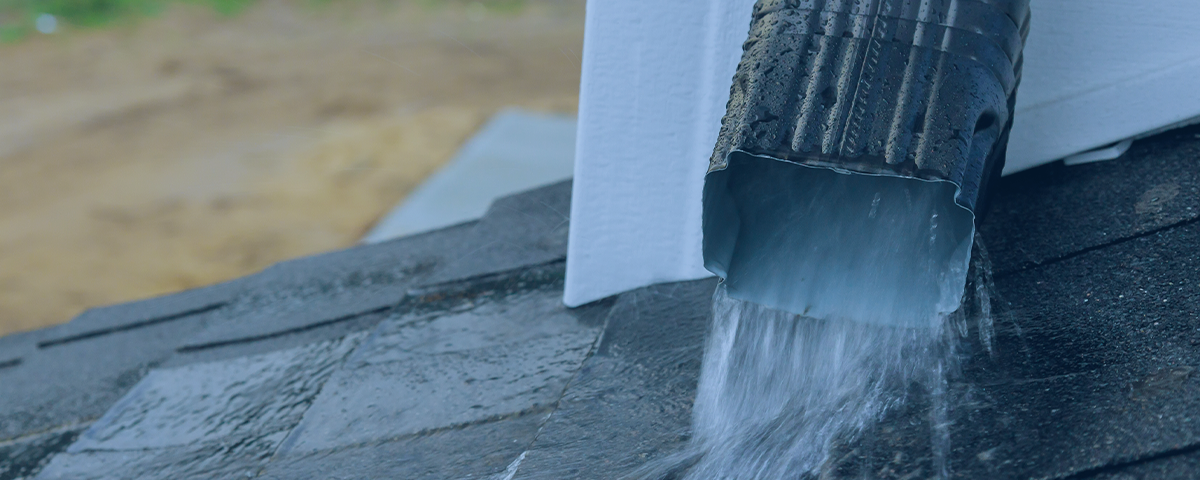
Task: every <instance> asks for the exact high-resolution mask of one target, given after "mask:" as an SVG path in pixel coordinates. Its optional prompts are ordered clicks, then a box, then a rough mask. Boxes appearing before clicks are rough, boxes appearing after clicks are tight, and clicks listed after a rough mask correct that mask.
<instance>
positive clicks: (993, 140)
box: [704, 0, 1029, 327]
mask: <svg viewBox="0 0 1200 480" xmlns="http://www.w3.org/2000/svg"><path fill="white" fill-rule="evenodd" d="M1028 31H1029V4H1028V0H903V1H901V0H895V1H893V0H840V1H839V0H826V1H822V0H760V1H759V2H758V3H757V4H756V5H755V7H754V15H753V20H752V23H751V28H750V37H749V39H747V40H746V43H745V45H744V53H743V56H742V60H741V63H740V64H739V65H738V69H737V73H736V75H735V76H734V81H733V88H732V91H731V94H730V100H729V105H728V111H727V113H726V115H725V118H724V119H723V120H722V125H721V134H720V137H719V139H718V141H717V146H716V149H715V151H714V152H713V156H712V159H711V162H710V167H709V171H708V175H707V177H706V178H705V185H704V262H705V266H706V267H707V268H708V269H709V270H710V271H712V272H713V273H715V274H717V275H719V276H720V277H722V278H723V279H724V282H725V284H726V287H727V289H728V292H729V295H731V296H733V297H735V298H740V299H743V300H749V301H753V302H755V303H759V304H762V305H767V306H770V307H774V308H777V309H781V310H786V311H790V312H792V313H796V314H801V315H805V316H809V317H813V318H819V319H849V320H854V321H862V322H871V323H881V324H888V325H897V326H905V327H919V326H930V325H933V324H934V322H936V321H937V319H938V318H939V317H940V316H941V315H943V314H946V313H949V312H952V311H954V310H955V309H957V308H958V306H959V303H960V299H961V297H962V294H963V288H964V286H965V283H966V275H967V265H968V262H969V260H970V252H971V244H972V239H973V236H974V231H975V222H977V221H978V219H979V216H980V214H982V212H983V211H984V210H985V208H986V203H987V199H988V197H987V194H988V188H989V184H991V183H992V182H994V181H995V180H996V179H997V178H998V177H999V176H1000V171H1001V169H1002V168H1003V165H1004V155H1005V148H1006V144H1007V141H1008V132H1009V129H1010V128H1011V125H1012V111H1013V105H1014V101H1015V96H1016V90H1017V85H1018V83H1019V82H1020V77H1021V50H1022V48H1023V46H1024V42H1025V36H1026V33H1027V32H1028Z"/></svg>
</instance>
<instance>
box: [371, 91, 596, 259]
mask: <svg viewBox="0 0 1200 480" xmlns="http://www.w3.org/2000/svg"><path fill="white" fill-rule="evenodd" d="M574 158H575V119H574V117H573V116H569V115H554V114H544V113H534V112H527V111H523V110H520V109H515V108H507V109H504V110H502V111H500V112H499V113H497V114H496V115H495V116H493V117H492V118H491V120H489V121H488V123H487V124H485V125H484V126H483V128H481V129H480V131H479V132H478V133H476V134H475V135H474V136H473V137H472V138H471V139H470V140H469V141H467V143H466V145H464V146H463V147H462V148H461V149H460V150H459V151H458V153H457V154H456V155H455V156H454V158H453V159H451V160H450V162H449V163H448V164H446V165H445V166H444V167H442V168H441V169H440V170H438V171H437V172H436V173H434V174H433V175H432V176H431V177H430V178H429V179H427V180H425V181H424V182H422V183H421V185H420V186H418V187H417V189H416V190H414V191H413V192H412V193H411V194H409V195H408V197H407V198H405V199H404V201H403V202H402V203H401V204H400V205H398V206H396V208H395V209H394V210H392V211H391V212H390V213H388V214H387V215H386V216H384V217H383V219H381V220H380V221H379V223H378V224H377V225H376V226H375V227H374V228H372V229H371V231H370V232H369V233H367V235H366V236H365V237H363V242H364V243H376V242H381V241H384V240H388V239H391V238H397V237H400V236H404V235H412V234H414V233H418V232H424V231H428V230H431V229H434V228H442V227H445V226H447V225H452V224H456V223H460V222H466V221H470V220H475V219H478V218H480V217H482V216H484V214H485V212H486V211H487V209H488V206H489V205H491V204H492V202H493V200H495V199H497V198H499V197H501V196H505V195H512V194H515V193H519V192H522V191H525V190H528V189H531V188H536V187H538V186H541V185H547V184H551V183H558V182H561V181H563V180H566V179H569V178H571V172H572V170H573V167H574Z"/></svg>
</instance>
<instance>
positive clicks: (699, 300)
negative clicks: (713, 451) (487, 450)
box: [514, 280, 716, 480]
mask: <svg viewBox="0 0 1200 480" xmlns="http://www.w3.org/2000/svg"><path fill="white" fill-rule="evenodd" d="M715 286H716V282H715V281H714V280H698V281H694V282H687V283H675V284H666V285H656V286H652V287H647V288H643V289H640V290H636V291H633V292H628V293H624V294H621V295H620V296H619V297H618V299H617V303H616V304H615V305H614V306H613V308H612V312H611V313H610V314H609V318H608V324H607V326H606V328H605V332H604V338H603V340H602V342H601V345H600V347H599V349H598V350H597V352H596V354H595V355H593V356H592V357H591V358H589V359H588V361H587V362H586V363H585V364H584V366H583V369H582V370H580V373H579V376H578V378H576V379H575V381H574V382H572V384H571V387H570V388H569V389H568V390H567V392H566V394H565V395H564V397H563V399H562V402H561V403H560V406H559V408H558V409H557V410H556V411H555V412H554V414H553V415H551V417H550V420H549V421H548V422H547V423H546V426H545V427H543V428H542V432H541V433H540V434H539V435H538V439H537V441H536V442H535V443H534V444H533V446H532V447H531V448H530V450H529V452H528V453H527V454H526V457H525V459H524V461H522V462H521V464H520V467H519V469H518V470H517V473H516V475H515V477H514V478H515V479H546V480H557V479H562V478H594V479H610V478H623V477H624V476H625V475H628V474H631V473H633V472H635V471H636V470H637V469H638V468H640V467H641V466H643V465H644V464H646V463H647V462H649V461H652V460H654V459H657V458H662V457H664V456H666V455H670V454H672V453H675V452H676V451H678V450H679V449H681V448H682V447H683V446H684V445H685V444H686V442H687V439H688V437H689V435H690V433H689V432H690V430H691V415H692V400H693V398H694V397H695V394H696V381H697V378H698V376H699V374H700V360H701V358H702V356H703V348H704V336H705V334H706V332H707V331H708V327H709V325H708V324H709V321H710V318H711V314H710V308H711V297H712V293H713V288H714V287H715Z"/></svg>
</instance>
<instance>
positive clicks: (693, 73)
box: [563, 0, 1200, 306]
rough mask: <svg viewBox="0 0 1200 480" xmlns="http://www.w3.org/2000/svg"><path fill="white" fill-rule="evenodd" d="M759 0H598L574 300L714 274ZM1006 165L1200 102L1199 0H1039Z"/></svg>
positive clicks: (1163, 120) (589, 50) (580, 175)
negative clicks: (738, 78) (707, 227)
mask: <svg viewBox="0 0 1200 480" xmlns="http://www.w3.org/2000/svg"><path fill="white" fill-rule="evenodd" d="M753 5H754V1H753V0H702V1H697V0H655V1H650V2H647V1H645V0H604V1H595V2H589V3H588V11H587V25H586V30H585V35H584V52H583V76H582V83H581V86H580V105H579V130H578V133H577V138H578V142H577V144H576V151H575V158H576V161H575V181H574V187H573V188H574V190H573V194H572V202H571V232H570V243H569V246H568V255H567V280H566V289H565V292H564V296H563V301H564V303H566V304H567V305H568V306H577V305H582V304H584V303H587V302H591V301H594V300H598V299H601V298H604V297H607V296H610V295H613V294H616V293H620V292H623V291H627V290H632V289H635V288H639V287H643V286H646V285H650V284H654V283H660V282H670V281H682V280H691V279H696V278H704V277H708V276H710V274H709V273H708V271H706V270H705V269H704V268H703V266H702V263H701V253H700V244H701V243H700V242H701V236H700V212H701V209H700V192H701V188H702V186H703V180H704V172H705V170H706V169H707V167H708V158H709V156H710V154H711V153H712V148H713V145H714V144H715V143H716V137H717V131H718V128H719V126H720V120H721V117H722V116H723V115H724V113H725V103H726V101H727V100H728V97H729V87H730V84H731V83H732V77H733V72H734V70H735V69H736V66H737V62H738V60H739V58H740V57H741V44H742V41H743V40H745V38H746V35H747V33H748V31H749V25H750V11H751V8H752V6H753ZM1032 10H1033V19H1032V22H1033V23H1032V25H1031V30H1030V34H1029V38H1028V41H1027V43H1026V47H1025V64H1024V72H1023V78H1022V84H1021V87H1020V90H1019V91H1018V95H1017V113H1016V117H1015V120H1014V126H1013V132H1012V136H1011V140H1010V142H1009V150H1008V163H1007V165H1006V168H1005V173H1012V172H1015V171H1019V170H1024V169H1027V168H1031V167H1034V166H1037V165H1041V164H1043V163H1047V162H1050V161H1054V160H1057V159H1060V158H1063V157H1067V156H1070V155H1073V154H1077V153H1080V152H1084V151H1087V150H1092V149H1095V148H1100V147H1103V146H1106V145H1110V144H1114V143H1117V142H1120V141H1122V140H1125V139H1128V138H1131V137H1137V136H1139V135H1142V134H1145V133H1147V132H1151V131H1156V130H1161V129H1163V128H1166V127H1169V126H1171V125H1176V124H1180V123H1184V122H1187V121H1189V120H1190V119H1193V118H1195V117H1198V116H1200V88H1197V86H1198V84H1200V81H1198V80H1197V79H1200V28H1196V26H1197V25H1200V2H1196V1H1195V0H1159V1H1156V2H1142V1H1137V0H1033V2H1032Z"/></svg>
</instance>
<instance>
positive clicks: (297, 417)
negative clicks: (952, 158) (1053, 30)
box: [0, 128, 1200, 480]
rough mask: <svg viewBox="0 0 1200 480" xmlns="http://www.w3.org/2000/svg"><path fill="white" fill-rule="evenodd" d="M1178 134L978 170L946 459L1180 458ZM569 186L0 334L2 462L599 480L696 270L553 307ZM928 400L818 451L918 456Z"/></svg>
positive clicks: (858, 468) (660, 375) (1188, 393)
mask: <svg viewBox="0 0 1200 480" xmlns="http://www.w3.org/2000/svg"><path fill="white" fill-rule="evenodd" d="M1198 160H1200V128H1187V129H1181V130H1176V131H1172V132H1167V133H1164V134H1161V135H1158V136H1156V137H1152V138H1149V139H1146V140H1143V141H1140V142H1137V143H1136V144H1135V145H1134V147H1133V149H1131V150H1130V152H1129V153H1128V154H1127V155H1126V157H1124V158H1122V159H1119V160H1116V161H1112V162H1106V163H1097V164H1089V165H1083V166H1076V167H1063V166H1061V165H1050V166H1046V167H1042V168H1038V169H1035V170H1032V171H1028V172H1025V173H1021V174H1018V175H1015V176H1012V177H1008V178H1006V179H1005V180H1004V181H1003V182H1002V184H1001V185H1000V186H999V191H998V192H997V200H996V203H995V205H994V209H993V211H992V212H991V215H990V217H989V218H988V219H987V221H986V223H985V225H984V226H983V228H982V232H981V237H982V240H983V242H984V243H985V244H986V246H987V247H988V250H989V253H990V258H991V261H992V262H993V263H994V271H995V287H994V293H995V294H996V297H995V298H994V302H993V308H994V309H995V310H996V312H997V313H996V332H995V333H996V337H995V343H994V345H995V349H994V352H995V353H994V354H989V353H987V351H986V349H984V348H983V347H982V346H981V345H980V344H978V342H977V341H975V342H976V343H970V342H968V344H966V345H964V347H963V351H964V352H965V353H964V355H966V357H965V358H964V360H963V373H962V375H961V376H960V377H959V378H958V379H956V380H955V381H954V383H953V384H952V385H951V386H950V389H949V396H948V398H949V399H950V401H949V404H948V405H949V408H948V411H947V412H946V418H947V419H948V420H949V421H948V422H947V423H946V424H945V428H948V429H949V432H950V438H951V439H952V441H951V445H950V447H949V451H948V461H949V465H950V471H951V472H952V474H953V476H954V477H956V478H1075V479H1084V478H1095V479H1126V478H1165V479H1171V478H1180V479H1182V478H1195V477H1196V475H1197V474H1196V473H1195V472H1197V469H1198V468H1200V454H1198V453H1197V452H1198V451H1200V373H1198V372H1197V371H1196V368H1197V367H1200V323H1198V322H1200V321H1198V320H1197V315H1196V314H1197V312H1196V309H1197V307H1196V302H1195V300H1196V299H1197V297H1198V296H1200V285H1198V284H1200V275H1198V274H1197V273H1198V272H1197V269H1198V268H1200V248H1198V247H1200V224H1197V223H1196V222H1195V220H1196V219H1197V218H1198V217H1200V203H1198V202H1200V200H1198V199H1200V195H1197V193H1200V192H1197V188H1200V178H1197V177H1198V176H1200V173H1198V172H1200V169H1198V168H1197V166H1198V165H1197V161H1198ZM569 194H570V184H569V182H567V183H561V184H557V185H553V186H549V187H545V188H542V189H537V190H533V191H530V192H527V193H524V194H520V195H516V196H512V197H508V198H505V199H502V200H499V201H497V202H496V203H495V204H494V205H493V207H492V208H491V209H490V210H489V212H488V214H487V216H485V217H484V218H483V219H481V220H479V221H476V222H469V223H466V224H462V225H457V226H453V227H449V228H446V229H443V230H439V231H435V232H430V233H427V234H422V235H417V236H412V237H406V238H402V239H398V240H394V241H389V242H384V243H381V244H376V245H369V246H360V247H355V248H351V249H348V250H343V251H339V252H332V253H328V254H324V255H318V256H314V257H309V258H304V259H298V260H294V261H290V262H284V263H282V264H279V265H277V266H274V267H271V268H269V269H267V270H264V271H263V272H261V273H259V274H256V275H252V276H249V277H246V278H243V279H238V280H235V281H232V282H227V283H224V284H220V285H215V286H212V287H208V288H203V289H198V290H193V291H189V292H183V293H180V294H176V295H169V296H165V297H161V298H157V299H150V300H145V301H141V302H134V303H130V304H123V305H116V306H112V307H105V308H101V309H94V310H90V311H88V312H85V313H84V314H83V315H80V316H79V317H78V318H76V319H75V320H73V321H72V322H70V323H67V324H64V325H61V326H57V327H52V328H49V329H45V330H39V331H35V332H28V333H23V334H17V335H10V336H8V337H3V338H0V479H16V478H42V479H53V478H72V479H74V478H97V479H99V478H104V479H110V478H114V479H115V478H171V479H186V478H253V477H258V478H278V479H284V478H288V479H292V478H406V479H449V478H454V479H460V478H494V479H504V480H517V479H556V480H557V479H562V478H601V479H608V478H619V477H621V476H623V475H627V474H630V473H632V472H635V471H636V470H637V469H639V468H642V467H644V466H645V465H647V464H648V463H649V462H652V461H654V460H655V459H660V458H663V457H665V456H668V455H671V454H673V453H676V452H678V451H680V449H682V448H683V446H684V445H685V444H686V443H687V442H688V439H689V435H690V433H689V432H690V420H691V405H692V401H693V399H694V396H695V393H696V378H697V376H698V374H699V371H700V360H701V357H702V353H703V345H704V338H705V335H706V333H707V330H708V326H709V325H708V323H709V317H710V315H711V314H710V312H709V309H710V297H711V295H712V291H713V288H714V286H715V281H714V280H699V281H694V282H682V283H673V284H662V285H655V286H651V287H647V288H643V289H639V290H637V291H633V292H627V293H624V294H621V295H617V296H615V297H613V298H610V299H606V300H603V301H600V302H596V303H593V304H590V305H587V306H584V307H581V308H578V309H566V308H564V307H563V306H562V304H561V301H560V298H561V292H562V281H563V273H564V263H565V262H564V258H565V254H566V232H567V225H568V222H567V220H568V219H567V213H568V212H569V210H570V208H569ZM977 260H979V261H983V260H982V259H977ZM971 338H975V337H971ZM973 341H974V340H973ZM932 408H934V405H933V402H932V401H931V400H930V399H928V398H922V397H914V398H913V399H911V401H910V402H909V403H908V404H906V405H905V406H903V407H902V408H898V409H895V410H892V411H890V412H889V413H888V414H887V415H886V416H885V418H884V419H883V420H882V421H881V422H880V423H878V424H876V425H874V426H871V427H870V428H869V430H868V431H867V432H865V433H864V435H862V436H861V438H860V439H858V440H855V441H853V442H850V443H847V444H845V445H842V446H840V447H839V448H840V449H841V450H839V452H840V454H839V455H837V458H836V459H835V460H836V461H835V462H833V464H831V465H830V466H829V468H828V472H829V475H831V476H832V477H831V478H860V477H862V476H864V475H866V476H867V477H871V478H913V477H912V475H914V474H915V475H916V476H919V477H920V478H924V477H925V476H928V475H932V474H933V473H934V468H935V466H934V465H933V463H932V460H931V457H930V455H929V452H930V450H931V448H933V447H932V446H931V440H930V434H929V432H930V431H931V429H933V428H934V426H933V425H931V424H930V422H931V419H932V418H934V416H933V415H932V414H931V409H932Z"/></svg>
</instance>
